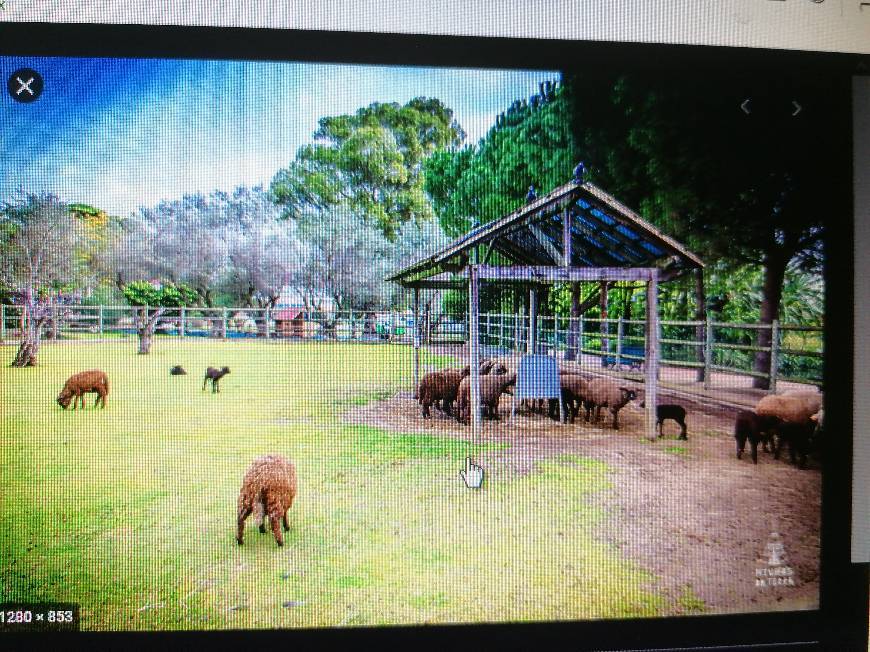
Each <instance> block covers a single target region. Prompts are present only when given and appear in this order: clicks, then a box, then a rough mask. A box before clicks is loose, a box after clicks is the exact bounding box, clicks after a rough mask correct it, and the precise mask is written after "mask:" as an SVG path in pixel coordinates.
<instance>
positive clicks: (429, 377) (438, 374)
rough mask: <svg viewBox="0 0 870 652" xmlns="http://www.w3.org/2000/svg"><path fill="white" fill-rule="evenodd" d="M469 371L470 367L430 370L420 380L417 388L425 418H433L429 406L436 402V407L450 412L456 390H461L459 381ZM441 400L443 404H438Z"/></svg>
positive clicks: (447, 412)
mask: <svg viewBox="0 0 870 652" xmlns="http://www.w3.org/2000/svg"><path fill="white" fill-rule="evenodd" d="M468 373H469V370H468V367H467V366H465V367H463V368H462V369H442V370H440V371H430V372H429V373H428V374H426V375H425V376H423V378H422V379H421V380H420V385H419V387H418V388H417V401H418V402H419V403H420V406H421V408H422V410H421V411H422V414H423V418H424V419H429V418H431V416H432V415H431V414H430V413H429V407H430V406H431V405H432V404H435V407H437V408H438V409H440V410H441V411H442V412H444V413H446V414H450V406H451V404H452V403H453V401H455V400H456V392H457V391H458V390H459V383H460V382H461V381H462V379H463V378H465V377H466V376H467V375H468ZM438 401H441V405H440V406H439V405H438Z"/></svg>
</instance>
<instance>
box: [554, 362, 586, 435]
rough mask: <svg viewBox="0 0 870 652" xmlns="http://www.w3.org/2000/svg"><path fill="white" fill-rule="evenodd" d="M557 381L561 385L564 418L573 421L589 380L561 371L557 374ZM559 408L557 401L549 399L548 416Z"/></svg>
mask: <svg viewBox="0 0 870 652" xmlns="http://www.w3.org/2000/svg"><path fill="white" fill-rule="evenodd" d="M559 383H560V385H561V386H562V402H563V403H564V405H565V420H566V421H568V420H570V422H571V423H574V419H576V418H577V414H578V413H579V412H580V408H581V407H582V406H583V401H584V400H585V397H586V394H587V393H588V392H589V382H588V381H587V380H586V379H585V378H583V377H581V376H579V375H577V374H567V373H563V374H560V375H559ZM558 409H559V402H558V401H557V400H555V399H550V416H551V417H555V414H556V411H557V410H558Z"/></svg>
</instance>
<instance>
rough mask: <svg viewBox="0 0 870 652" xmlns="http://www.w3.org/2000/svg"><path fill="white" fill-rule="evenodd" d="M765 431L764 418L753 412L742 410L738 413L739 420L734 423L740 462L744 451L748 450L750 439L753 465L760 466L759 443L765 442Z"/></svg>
mask: <svg viewBox="0 0 870 652" xmlns="http://www.w3.org/2000/svg"><path fill="white" fill-rule="evenodd" d="M764 429H765V424H764V422H763V419H762V417H759V416H758V415H757V414H756V413H755V412H753V411H752V410H740V412H738V413H737V419H736V420H735V421H734V439H736V440H737V459H738V460H739V459H740V456H741V455H742V454H743V449H744V448H746V440H747V439H748V440H749V446H750V448H751V450H752V463H753V464H758V442H760V441H763V440H764ZM765 445H766V442H765Z"/></svg>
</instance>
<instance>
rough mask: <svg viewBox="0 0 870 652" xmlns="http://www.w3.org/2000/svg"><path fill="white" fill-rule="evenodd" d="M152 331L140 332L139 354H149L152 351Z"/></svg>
mask: <svg viewBox="0 0 870 652" xmlns="http://www.w3.org/2000/svg"><path fill="white" fill-rule="evenodd" d="M151 339H152V335H151V333H139V354H140V355H147V354H149V353H151Z"/></svg>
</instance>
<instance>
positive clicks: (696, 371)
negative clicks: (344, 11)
mask: <svg viewBox="0 0 870 652" xmlns="http://www.w3.org/2000/svg"><path fill="white" fill-rule="evenodd" d="M0 70H2V72H3V75H4V79H8V85H7V91H8V92H7V93H6V94H5V95H4V97H3V100H2V112H0V139H2V140H0V158H2V161H3V164H2V166H0V260H2V262H0V304H2V307H0V310H2V312H0V341H2V346H0V363H2V364H0V405H2V412H0V442H2V448H0V451H2V453H0V455H2V464H0V486H2V493H0V560H2V561H0V567H2V570H3V573H2V580H0V582H2V584H0V589H2V592H3V601H4V602H9V603H38V602H57V603H69V604H74V605H76V609H77V611H76V617H77V618H78V619H79V624H80V627H81V629H82V630H88V631H106V630H134V631H154V630H203V629H206V630H209V629H215V630H221V629H234V630H238V629H275V628H315V627H360V626H380V625H422V624H452V623H517V622H538V621H577V620H608V619H627V618H655V617H666V616H694V615H715V614H734V613H763V612H772V611H794V610H815V609H818V607H819V577H820V531H821V486H822V476H823V473H822V469H823V461H824V460H823V455H822V454H821V452H822V450H823V449H824V445H823V444H824V438H825V432H824V430H825V428H824V410H823V408H822V404H823V394H822V389H823V385H824V381H825V378H824V374H823V364H824V355H825V351H824V346H823V342H824V338H825V319H824V317H825V303H826V302H825V297H826V284H825V282H824V273H825V267H826V262H827V261H826V249H825V238H826V233H827V230H826V227H827V225H828V224H829V223H830V221H831V220H833V219H836V218H837V217H838V216H837V215H832V214H831V211H830V202H829V197H828V195H827V194H826V193H825V192H820V185H824V183H825V180H826V179H827V176H826V175H827V174H828V173H829V170H830V167H829V166H828V165H827V164H828V163H829V162H830V161H832V160H835V159H836V158H837V154H836V152H835V151H834V148H835V147H836V144H837V142H838V141H836V140H835V139H826V138H825V136H824V129H823V128H821V127H820V125H821V124H823V123H824V122H825V121H826V120H828V119H831V118H832V116H831V115H830V113H831V112H833V111H835V110H836V108H837V106H838V105H834V106H827V105H826V104H825V102H824V99H825V97H826V92H827V91H826V88H827V87H826V84H827V83H828V80H826V79H823V78H819V77H818V76H813V75H808V76H807V78H806V79H803V80H801V81H800V82H795V79H794V78H789V81H788V82H785V81H782V77H779V78H778V79H779V80H780V81H777V80H776V79H774V78H772V77H769V76H767V75H766V74H765V73H762V72H759V74H758V75H757V76H755V77H751V76H750V77H748V78H747V77H746V75H745V74H738V73H737V72H734V73H723V72H721V71H719V72H716V73H715V74H711V75H709V76H707V77H703V76H698V75H695V74H689V73H682V72H679V71H677V70H676V69H675V70H673V71H667V72H665V73H662V74H658V75H650V74H648V72H646V71H644V70H643V69H641V68H640V67H632V66H631V65H621V64H620V65H616V64H614V63H611V64H604V63H602V64H601V65H594V64H593V62H591V61H574V62H570V64H569V63H566V64H565V65H564V67H558V68H557V67H554V68H552V69H543V68H537V69H497V68H492V67H490V68H486V67H446V66H439V67H424V66H410V65H372V64H352V63H317V62H310V61H309V62H291V61H285V62H278V61H271V62H267V61H253V60H251V61H234V60H217V59H171V58H166V59H157V58H153V59H152V58H125V59H121V58H76V57H19V56H3V57H0ZM835 117H836V116H834V118H835Z"/></svg>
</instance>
